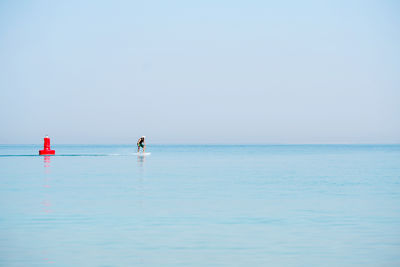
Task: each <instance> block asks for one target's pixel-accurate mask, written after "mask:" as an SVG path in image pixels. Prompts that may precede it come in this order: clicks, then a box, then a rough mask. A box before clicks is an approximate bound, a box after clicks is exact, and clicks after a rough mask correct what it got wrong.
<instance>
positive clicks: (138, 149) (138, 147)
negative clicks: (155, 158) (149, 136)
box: [137, 145, 140, 153]
mask: <svg viewBox="0 0 400 267" xmlns="http://www.w3.org/2000/svg"><path fill="white" fill-rule="evenodd" d="M139 151H140V146H139V145H138V146H137V153H139Z"/></svg>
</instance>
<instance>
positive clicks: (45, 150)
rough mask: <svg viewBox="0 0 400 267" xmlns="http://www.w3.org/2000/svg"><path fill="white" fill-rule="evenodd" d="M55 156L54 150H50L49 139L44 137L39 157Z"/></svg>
mask: <svg viewBox="0 0 400 267" xmlns="http://www.w3.org/2000/svg"><path fill="white" fill-rule="evenodd" d="M54 154H56V151H55V150H51V148H50V138H49V137H48V136H47V135H46V136H45V137H44V147H43V149H42V150H39V155H54Z"/></svg>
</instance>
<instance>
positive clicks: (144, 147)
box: [143, 145, 146, 153]
mask: <svg viewBox="0 0 400 267" xmlns="http://www.w3.org/2000/svg"><path fill="white" fill-rule="evenodd" d="M145 149H146V145H144V146H143V153H144V150H145Z"/></svg>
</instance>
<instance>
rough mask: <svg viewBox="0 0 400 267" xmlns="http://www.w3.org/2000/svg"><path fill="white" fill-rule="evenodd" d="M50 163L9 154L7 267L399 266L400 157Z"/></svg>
mask: <svg viewBox="0 0 400 267" xmlns="http://www.w3.org/2000/svg"><path fill="white" fill-rule="evenodd" d="M39 149H40V146H35V145H31V146H4V145H3V146H0V266H188V267H191V266H202V267H203V266H226V267H228V266H229V267H231V266H400V146H398V145H360V146H349V145H282V146H281V145H274V146H149V147H148V152H151V155H150V156H146V157H141V156H137V155H133V154H132V153H133V152H135V151H134V150H135V148H134V147H132V146H111V145H110V146H83V145H82V146H66V145H64V146H61V145H59V146H54V149H55V150H56V153H57V154H58V156H51V157H43V156H29V155H36V153H37V151H38V150H39ZM69 155H71V156H69Z"/></svg>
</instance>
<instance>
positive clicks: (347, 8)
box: [0, 0, 400, 144]
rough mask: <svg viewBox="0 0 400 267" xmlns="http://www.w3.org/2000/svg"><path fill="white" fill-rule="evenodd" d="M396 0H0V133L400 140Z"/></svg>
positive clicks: (1, 138) (33, 137) (79, 139)
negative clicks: (270, 0) (269, 0)
mask: <svg viewBox="0 0 400 267" xmlns="http://www.w3.org/2000/svg"><path fill="white" fill-rule="evenodd" d="M399 14H400V5H399V4H398V2H397V1H273V2H268V1H254V0H253V1H252V0H250V1H227V0H224V1H209V0H206V1H75V0H73V1H1V2H0V112H1V115H0V127H1V131H0V143H2V144H13V143H14V144H18V143H35V144H36V143H42V138H43V136H44V135H45V134H48V135H49V136H50V137H52V142H53V143H60V144H61V143H66V144H68V143H115V144H123V143H132V142H136V139H137V137H139V136H141V135H146V136H147V137H148V142H151V143H165V144H168V143H193V144H195V143H221V144H228V143H230V144H236V143H237V144H240V143H249V144H251V143H399V142H400V123H399V122H400V119H399V118H400V105H399V101H400V53H399V52H400V16H399Z"/></svg>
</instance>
